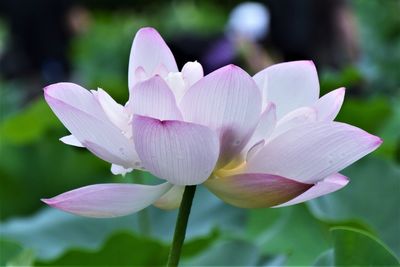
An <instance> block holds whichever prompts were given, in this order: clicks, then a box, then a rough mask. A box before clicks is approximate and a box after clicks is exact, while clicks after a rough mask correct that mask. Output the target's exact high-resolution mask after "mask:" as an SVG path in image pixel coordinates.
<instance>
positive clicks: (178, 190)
mask: <svg viewBox="0 0 400 267" xmlns="http://www.w3.org/2000/svg"><path fill="white" fill-rule="evenodd" d="M184 191H185V187H184V186H181V185H174V186H173V187H172V188H171V189H170V190H169V191H168V192H167V193H165V195H163V196H162V197H160V199H158V200H157V201H156V202H154V204H153V205H154V206H156V207H157V208H160V209H164V210H172V209H176V208H179V206H180V204H181V201H182V197H183V192H184Z"/></svg>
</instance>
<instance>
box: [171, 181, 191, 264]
mask: <svg viewBox="0 0 400 267" xmlns="http://www.w3.org/2000/svg"><path fill="white" fill-rule="evenodd" d="M195 192H196V186H195V185H188V186H186V187H185V192H184V193H183V197H182V202H181V206H180V207H179V213H178V218H177V220H176V225H175V233H174V239H173V241H172V246H171V250H170V252H169V257H168V262H167V266H168V267H176V266H178V264H179V259H180V257H181V250H182V245H183V241H184V240H185V235H186V227H187V223H188V220H189V215H190V209H191V208H192V202H193V197H194V193H195Z"/></svg>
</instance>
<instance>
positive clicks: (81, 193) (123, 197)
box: [42, 183, 172, 218]
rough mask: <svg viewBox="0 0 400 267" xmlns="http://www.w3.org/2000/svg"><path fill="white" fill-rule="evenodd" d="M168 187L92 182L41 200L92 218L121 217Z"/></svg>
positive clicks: (138, 207)
mask: <svg viewBox="0 0 400 267" xmlns="http://www.w3.org/2000/svg"><path fill="white" fill-rule="evenodd" d="M171 187H172V185H171V184H169V183H163V184H160V185H154V186H152V185H139V184H96V185H89V186H85V187H81V188H78V189H75V190H72V191H69V192H66V193H63V194H61V195H58V196H56V197H53V198H50V199H42V201H43V202H44V203H46V204H48V205H50V206H52V207H54V208H57V209H60V210H63V211H66V212H69V213H72V214H76V215H80V216H85V217H94V218H112V217H119V216H125V215H128V214H131V213H134V212H137V211H139V210H141V209H144V208H146V207H147V206H150V205H151V204H153V203H154V202H155V201H156V200H157V199H158V198H160V197H161V196H162V195H163V194H165V193H166V192H167V191H168V190H169V189H170V188H171Z"/></svg>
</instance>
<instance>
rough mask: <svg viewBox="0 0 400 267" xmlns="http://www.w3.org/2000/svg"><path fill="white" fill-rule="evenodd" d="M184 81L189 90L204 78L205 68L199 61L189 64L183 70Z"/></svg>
mask: <svg viewBox="0 0 400 267" xmlns="http://www.w3.org/2000/svg"><path fill="white" fill-rule="evenodd" d="M182 75H183V79H184V80H185V83H186V87H187V88H189V87H191V86H192V85H193V84H195V83H196V82H198V81H199V80H200V79H201V78H203V76H204V72H203V67H202V66H201V64H200V63H199V62H197V61H194V62H187V63H186V64H185V65H184V66H183V68H182Z"/></svg>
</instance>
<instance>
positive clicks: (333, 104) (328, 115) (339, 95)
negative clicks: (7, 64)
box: [314, 87, 346, 121]
mask: <svg viewBox="0 0 400 267" xmlns="http://www.w3.org/2000/svg"><path fill="white" fill-rule="evenodd" d="M345 92H346V90H345V88H344V87H341V88H339V89H336V90H333V91H332V92H329V93H327V94H326V95H324V96H323V97H321V98H320V99H318V100H317V102H316V103H315V104H314V108H315V109H316V110H317V114H318V120H319V121H333V120H334V119H335V118H336V116H337V114H338V113H339V111H340V108H341V107H342V104H343V100H344V95H345Z"/></svg>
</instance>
